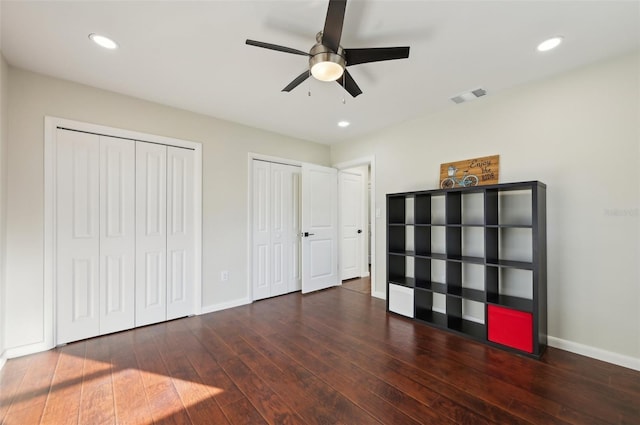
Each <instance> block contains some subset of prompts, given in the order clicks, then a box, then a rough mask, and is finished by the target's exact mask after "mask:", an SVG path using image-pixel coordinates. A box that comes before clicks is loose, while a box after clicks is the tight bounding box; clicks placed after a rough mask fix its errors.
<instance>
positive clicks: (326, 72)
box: [246, 0, 409, 97]
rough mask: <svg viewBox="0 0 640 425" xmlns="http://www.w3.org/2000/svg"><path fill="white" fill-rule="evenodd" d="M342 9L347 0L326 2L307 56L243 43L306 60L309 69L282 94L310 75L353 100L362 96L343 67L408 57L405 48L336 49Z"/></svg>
mask: <svg viewBox="0 0 640 425" xmlns="http://www.w3.org/2000/svg"><path fill="white" fill-rule="evenodd" d="M346 6H347V0H329V7H328V9H327V18H326V19H325V22H324V29H323V30H322V31H320V32H319V33H318V34H316V44H314V45H313V47H312V48H311V50H309V53H307V52H303V51H302V50H297V49H292V48H291V47H285V46H279V45H277V44H270V43H263V42H262V41H255V40H247V41H246V43H247V44H249V45H250V46H256V47H262V48H265V49H271V50H277V51H279V52H285V53H292V54H294V55H301V56H308V57H309V68H308V69H306V70H304V71H303V72H302V74H300V75H298V76H297V77H296V78H295V79H294V80H293V81H292V82H290V83H289V85H287V86H286V87H285V88H283V89H282V91H286V92H290V91H291V90H293V89H294V88H296V87H297V86H298V85H299V84H300V83H302V82H303V81H304V80H306V79H307V78H309V74H311V75H313V76H314V77H315V78H316V79H318V80H320V81H336V82H337V83H338V84H340V85H341V86H343V87H344V89H345V90H346V91H347V92H349V94H350V95H351V96H353V97H356V96H358V95H359V94H362V90H360V87H358V85H357V84H356V82H355V81H354V79H353V77H352V76H351V74H349V71H347V69H346V67H348V66H352V65H359V64H362V63H368V62H380V61H388V60H393V59H406V58H408V57H409V47H408V46H407V47H373V48H365V49H345V48H343V47H342V46H340V37H341V36H342V24H343V22H344V12H345V8H346Z"/></svg>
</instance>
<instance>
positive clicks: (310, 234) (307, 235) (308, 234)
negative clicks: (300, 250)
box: [302, 232, 315, 238]
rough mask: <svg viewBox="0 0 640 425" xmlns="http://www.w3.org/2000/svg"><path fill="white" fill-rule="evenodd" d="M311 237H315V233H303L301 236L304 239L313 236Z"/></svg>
mask: <svg viewBox="0 0 640 425" xmlns="http://www.w3.org/2000/svg"><path fill="white" fill-rule="evenodd" d="M313 235H315V233H309V232H304V233H303V234H302V236H303V237H305V238H308V237H309V236H313Z"/></svg>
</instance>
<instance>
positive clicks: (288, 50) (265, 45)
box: [246, 40, 309, 56]
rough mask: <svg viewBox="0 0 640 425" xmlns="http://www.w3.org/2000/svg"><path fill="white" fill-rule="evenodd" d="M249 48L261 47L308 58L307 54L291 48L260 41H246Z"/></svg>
mask: <svg viewBox="0 0 640 425" xmlns="http://www.w3.org/2000/svg"><path fill="white" fill-rule="evenodd" d="M246 43H247V44H248V45H249V46H256V47H262V48H264V49H270V50H277V51H279V52H285V53H293V54H294V55H301V56H309V53H307V52H303V51H302V50H297V49H292V48H291V47H285V46H279V45H277V44H271V43H263V42H262V41H255V40H247V41H246Z"/></svg>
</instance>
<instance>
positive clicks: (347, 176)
mask: <svg viewBox="0 0 640 425" xmlns="http://www.w3.org/2000/svg"><path fill="white" fill-rule="evenodd" d="M334 167H336V168H337V169H338V170H339V179H338V181H339V194H340V195H339V198H340V201H339V214H338V215H339V222H340V225H339V229H340V235H339V238H338V240H339V251H340V279H341V282H342V286H343V287H344V288H345V289H351V290H354V291H357V292H362V293H366V294H370V295H371V296H374V297H377V298H384V297H385V293H384V292H381V291H377V290H376V286H375V258H376V256H375V245H376V244H375V159H374V157H366V158H360V159H355V160H352V161H348V162H344V163H340V164H337V165H334Z"/></svg>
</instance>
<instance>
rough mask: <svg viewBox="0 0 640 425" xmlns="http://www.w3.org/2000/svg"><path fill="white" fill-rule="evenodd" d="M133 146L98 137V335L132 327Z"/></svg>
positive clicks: (133, 272)
mask: <svg viewBox="0 0 640 425" xmlns="http://www.w3.org/2000/svg"><path fill="white" fill-rule="evenodd" d="M134 300H135V144H134V143H133V142H131V141H130V140H124V139H118V138H113V137H105V136H101V137H100V334H105V333H111V332H117V331H121V330H125V329H130V328H132V327H134V324H135V305H134Z"/></svg>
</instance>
